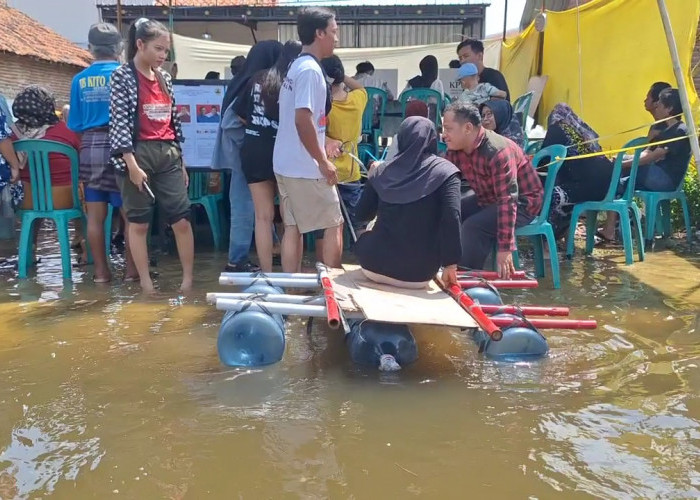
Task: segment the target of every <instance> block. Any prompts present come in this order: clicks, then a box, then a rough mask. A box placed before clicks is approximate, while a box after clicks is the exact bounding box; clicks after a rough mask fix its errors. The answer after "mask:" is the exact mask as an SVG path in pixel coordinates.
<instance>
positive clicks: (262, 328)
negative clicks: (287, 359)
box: [217, 284, 285, 366]
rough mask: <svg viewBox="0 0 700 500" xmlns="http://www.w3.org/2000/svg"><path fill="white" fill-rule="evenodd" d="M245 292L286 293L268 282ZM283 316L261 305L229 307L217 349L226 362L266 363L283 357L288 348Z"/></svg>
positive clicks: (227, 363)
mask: <svg viewBox="0 0 700 500" xmlns="http://www.w3.org/2000/svg"><path fill="white" fill-rule="evenodd" d="M245 292H246V293H262V294H265V293H283V292H282V290H281V289H279V288H276V287H272V286H269V285H262V284H258V285H253V286H251V287H249V288H247V289H246V290H245ZM284 333H285V325H284V318H283V317H282V316H281V315H279V314H267V313H265V312H263V311H260V310H258V308H252V309H248V310H245V311H241V312H236V311H228V312H227V313H226V314H224V318H223V320H222V321H221V326H220V327H219V338H218V341H217V349H218V352H219V359H220V360H221V362H222V363H223V364H225V365H226V366H264V365H269V364H272V363H277V362H278V361H280V360H281V359H282V356H283V355H284V348H285V337H284Z"/></svg>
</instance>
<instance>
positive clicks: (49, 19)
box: [7, 0, 99, 48]
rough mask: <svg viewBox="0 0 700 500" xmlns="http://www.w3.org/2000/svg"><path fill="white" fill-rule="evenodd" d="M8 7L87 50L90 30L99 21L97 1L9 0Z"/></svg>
mask: <svg viewBox="0 0 700 500" xmlns="http://www.w3.org/2000/svg"><path fill="white" fill-rule="evenodd" d="M7 6H8V7H13V8H15V9H17V10H21V11H22V12H24V13H25V14H27V15H28V16H30V17H33V18H34V19H36V20H37V21H39V22H40V23H41V24H43V25H45V26H48V27H49V28H51V29H52V30H54V31H55V32H56V33H58V34H59V35H61V36H63V37H65V38H67V39H68V40H70V41H71V42H73V43H75V44H76V45H79V46H80V47H83V48H87V34H88V29H90V26H91V25H92V24H94V23H96V22H97V21H98V20H99V19H98V16H99V12H98V10H97V7H96V5H95V0H7Z"/></svg>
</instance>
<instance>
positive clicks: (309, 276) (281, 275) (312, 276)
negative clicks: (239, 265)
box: [221, 272, 318, 279]
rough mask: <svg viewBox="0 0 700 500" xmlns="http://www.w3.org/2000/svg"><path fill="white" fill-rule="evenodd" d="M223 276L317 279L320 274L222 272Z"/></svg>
mask: <svg viewBox="0 0 700 500" xmlns="http://www.w3.org/2000/svg"><path fill="white" fill-rule="evenodd" d="M221 276H226V277H227V278H266V277H267V278H302V279H304V278H306V279H317V278H318V275H317V274H316V273H266V274H260V273H227V272H223V273H221Z"/></svg>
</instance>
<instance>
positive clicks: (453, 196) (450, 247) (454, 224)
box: [437, 174, 462, 267]
mask: <svg viewBox="0 0 700 500" xmlns="http://www.w3.org/2000/svg"><path fill="white" fill-rule="evenodd" d="M459 184H460V181H459V175H458V174H454V175H453V176H452V177H450V178H449V179H447V180H446V181H445V182H444V183H443V184H442V186H440V188H439V189H438V190H437V196H439V197H440V224H439V226H438V227H439V238H440V263H441V264H442V265H443V266H445V267H446V266H451V265H456V264H458V263H459V259H460V258H461V257H462V243H461V240H460V236H459V232H460V226H461V195H460V189H459V187H460V186H459Z"/></svg>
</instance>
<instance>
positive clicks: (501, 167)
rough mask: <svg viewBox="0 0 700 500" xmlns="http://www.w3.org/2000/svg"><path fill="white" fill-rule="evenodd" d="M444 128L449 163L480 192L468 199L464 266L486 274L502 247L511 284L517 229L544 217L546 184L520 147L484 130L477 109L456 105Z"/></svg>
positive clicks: (502, 264) (502, 267) (503, 271)
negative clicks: (486, 267)
mask: <svg viewBox="0 0 700 500" xmlns="http://www.w3.org/2000/svg"><path fill="white" fill-rule="evenodd" d="M442 126H443V137H444V140H445V143H446V144H447V148H448V152H447V159H448V160H449V161H451V162H452V163H454V164H455V165H456V166H457V167H458V168H459V169H460V171H461V172H462V176H463V177H464V179H465V180H467V182H469V185H470V187H471V188H472V189H473V190H474V194H470V195H467V196H466V197H465V198H464V199H463V200H462V221H463V222H462V231H461V232H462V235H461V237H462V259H461V265H463V266H466V267H469V268H472V269H483V267H484V264H485V262H486V259H487V257H488V256H489V254H490V253H491V251H492V249H493V244H494V242H496V243H497V249H498V254H497V259H496V260H497V265H498V268H497V271H498V273H499V276H501V277H502V278H506V279H507V278H509V277H510V276H511V275H512V273H513V272H514V271H515V266H514V265H513V257H512V254H511V252H512V251H513V250H515V249H516V246H515V228H516V227H521V226H524V225H527V224H529V223H530V222H531V221H532V219H534V218H535V216H536V215H537V214H539V212H540V209H541V208H542V199H543V194H544V193H543V191H544V190H543V189H542V183H541V182H540V180H539V178H538V176H537V172H536V171H535V169H534V168H533V166H532V164H531V163H530V160H529V159H528V157H527V156H525V153H523V150H522V149H521V148H520V146H518V145H517V144H515V143H514V142H513V141H511V140H510V139H506V138H505V137H503V136H500V135H498V134H496V133H495V132H493V131H491V130H486V129H484V128H483V127H482V126H481V115H480V114H479V109H478V108H477V107H476V106H474V105H473V104H466V103H463V102H455V103H453V104H451V105H450V106H449V107H448V108H447V111H445V115H444V117H443V122H442Z"/></svg>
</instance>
